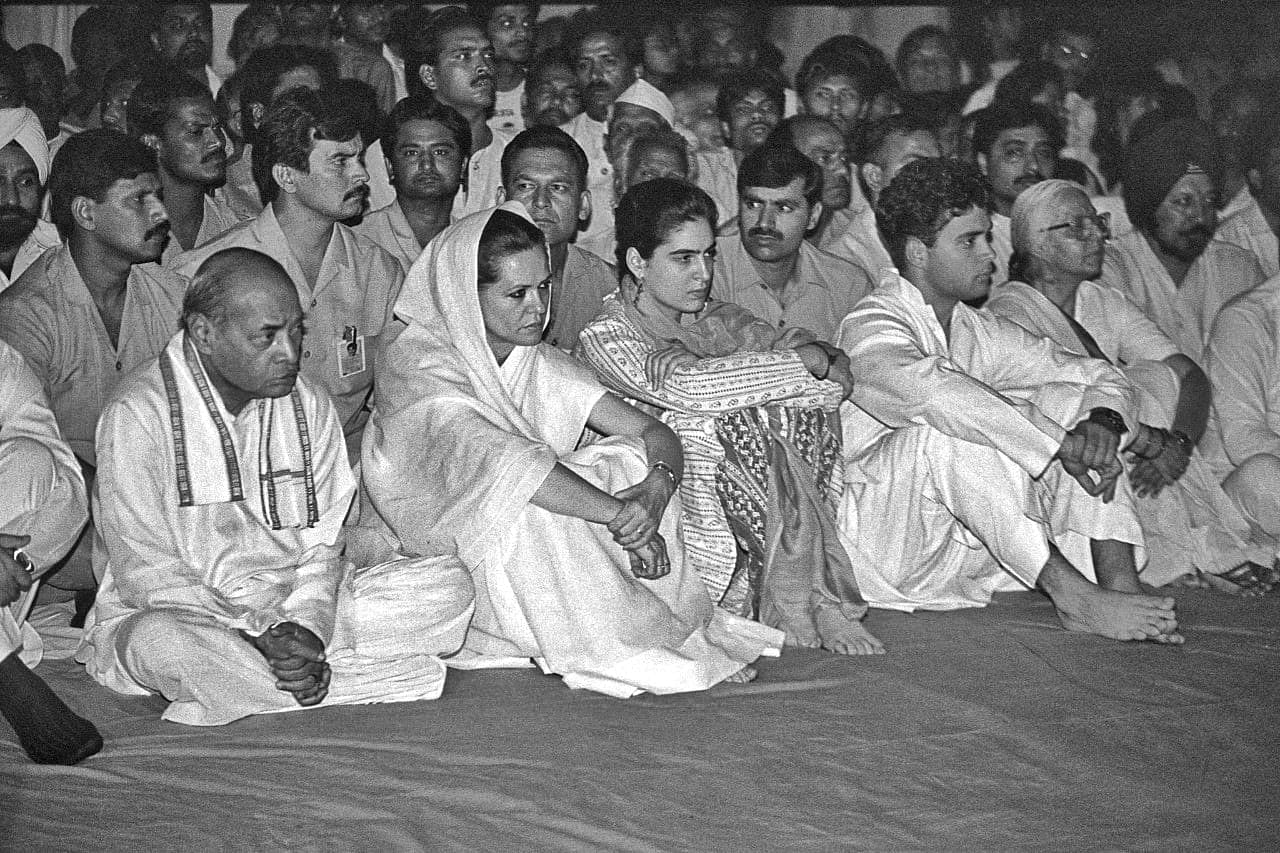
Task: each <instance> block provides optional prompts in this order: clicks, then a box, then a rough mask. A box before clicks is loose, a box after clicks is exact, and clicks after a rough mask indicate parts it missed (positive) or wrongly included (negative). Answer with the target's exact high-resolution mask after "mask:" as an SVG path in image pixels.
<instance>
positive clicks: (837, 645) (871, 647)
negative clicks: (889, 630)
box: [814, 608, 884, 655]
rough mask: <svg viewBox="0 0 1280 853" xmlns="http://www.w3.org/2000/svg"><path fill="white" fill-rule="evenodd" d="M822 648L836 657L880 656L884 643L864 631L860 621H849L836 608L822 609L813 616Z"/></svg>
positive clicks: (864, 628)
mask: <svg viewBox="0 0 1280 853" xmlns="http://www.w3.org/2000/svg"><path fill="white" fill-rule="evenodd" d="M814 620H815V621H816V622H817V625H818V633H819V634H821V635H822V647H823V648H824V649H826V650H827V651H829V652H835V653H836V654H838V655H882V654H884V643H882V642H880V640H879V639H878V638H877V637H876V636H875V635H874V634H872V633H871V632H870V631H868V630H867V629H866V627H865V626H864V625H863V624H862V622H861V621H860V620H857V619H849V618H848V617H846V616H845V615H844V614H842V613H841V612H840V611H839V610H838V609H836V608H823V609H821V610H819V611H818V612H817V614H815V617H814Z"/></svg>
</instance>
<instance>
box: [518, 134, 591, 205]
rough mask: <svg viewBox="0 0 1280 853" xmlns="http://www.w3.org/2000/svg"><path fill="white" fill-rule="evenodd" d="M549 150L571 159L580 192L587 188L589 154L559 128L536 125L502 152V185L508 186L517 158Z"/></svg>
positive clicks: (520, 135)
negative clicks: (528, 152)
mask: <svg viewBox="0 0 1280 853" xmlns="http://www.w3.org/2000/svg"><path fill="white" fill-rule="evenodd" d="M540 148H549V149H551V150H553V151H559V152H560V153H562V154H564V155H565V156H566V157H568V158H569V162H570V163H572V164H573V174H574V176H575V177H576V178H577V179H578V191H579V192H582V191H583V190H585V189H586V188H587V168H588V164H587V153H586V152H585V151H583V150H582V146H581V145H579V144H578V143H577V141H576V140H575V139H574V138H573V137H572V136H570V135H569V134H567V133H565V132H564V131H563V130H561V129H560V128H558V127H546V126H545V125H540V124H537V125H534V126H533V127H529V128H525V129H524V130H522V131H520V133H518V134H516V138H515V139H513V140H511V141H510V142H509V143H507V147H506V150H504V151H503V152H502V184H503V186H506V185H507V183H508V182H509V181H510V180H511V172H512V170H514V169H515V163H516V158H517V157H519V156H520V155H521V154H523V153H524V152H526V151H532V150H536V149H540Z"/></svg>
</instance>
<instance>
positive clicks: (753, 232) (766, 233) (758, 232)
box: [747, 228, 782, 240]
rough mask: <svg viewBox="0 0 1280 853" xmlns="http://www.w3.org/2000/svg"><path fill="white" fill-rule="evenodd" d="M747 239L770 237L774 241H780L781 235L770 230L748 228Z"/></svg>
mask: <svg viewBox="0 0 1280 853" xmlns="http://www.w3.org/2000/svg"><path fill="white" fill-rule="evenodd" d="M747 236H748V237H772V238H773V239H775V240H781V239H782V234H781V233H780V232H778V231H774V230H773V229H771V228H749V229H748V230H747Z"/></svg>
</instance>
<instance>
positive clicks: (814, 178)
mask: <svg viewBox="0 0 1280 853" xmlns="http://www.w3.org/2000/svg"><path fill="white" fill-rule="evenodd" d="M796 178H801V179H802V180H803V181H804V200H805V202H806V203H807V204H808V205H809V207H813V206H814V205H815V204H817V203H818V202H819V201H821V200H822V167H821V166H819V165H818V164H817V163H815V162H813V161H812V160H810V159H809V158H808V157H806V156H804V155H803V154H801V153H800V152H799V151H797V150H796V149H795V146H793V145H790V144H784V143H779V144H777V145H761V146H760V147H759V148H757V149H756V150H755V151H752V152H751V153H750V154H748V155H747V156H746V157H745V158H743V161H742V164H741V165H740V166H738V195H739V196H741V195H742V194H743V193H744V192H746V191H747V189H748V188H749V187H766V188H768V189H771V190H776V189H781V188H782V187H785V186H786V185H787V184H789V183H791V182H792V181H794V180H795V179H796Z"/></svg>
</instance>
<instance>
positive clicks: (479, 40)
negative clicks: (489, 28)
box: [440, 24, 489, 53]
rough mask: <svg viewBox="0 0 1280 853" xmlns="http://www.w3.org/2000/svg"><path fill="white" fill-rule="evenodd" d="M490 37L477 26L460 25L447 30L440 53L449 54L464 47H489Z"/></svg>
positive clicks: (441, 40) (442, 39)
mask: <svg viewBox="0 0 1280 853" xmlns="http://www.w3.org/2000/svg"><path fill="white" fill-rule="evenodd" d="M488 46H489V37H488V36H487V35H485V34H484V32H483V31H482V30H481V29H480V28H479V27H476V26H472V25H471V24H459V25H458V26H456V27H452V28H450V29H448V30H445V32H444V34H443V35H442V36H441V37H440V52H441V53H448V52H449V51H453V50H460V49H461V48H464V47H488Z"/></svg>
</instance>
